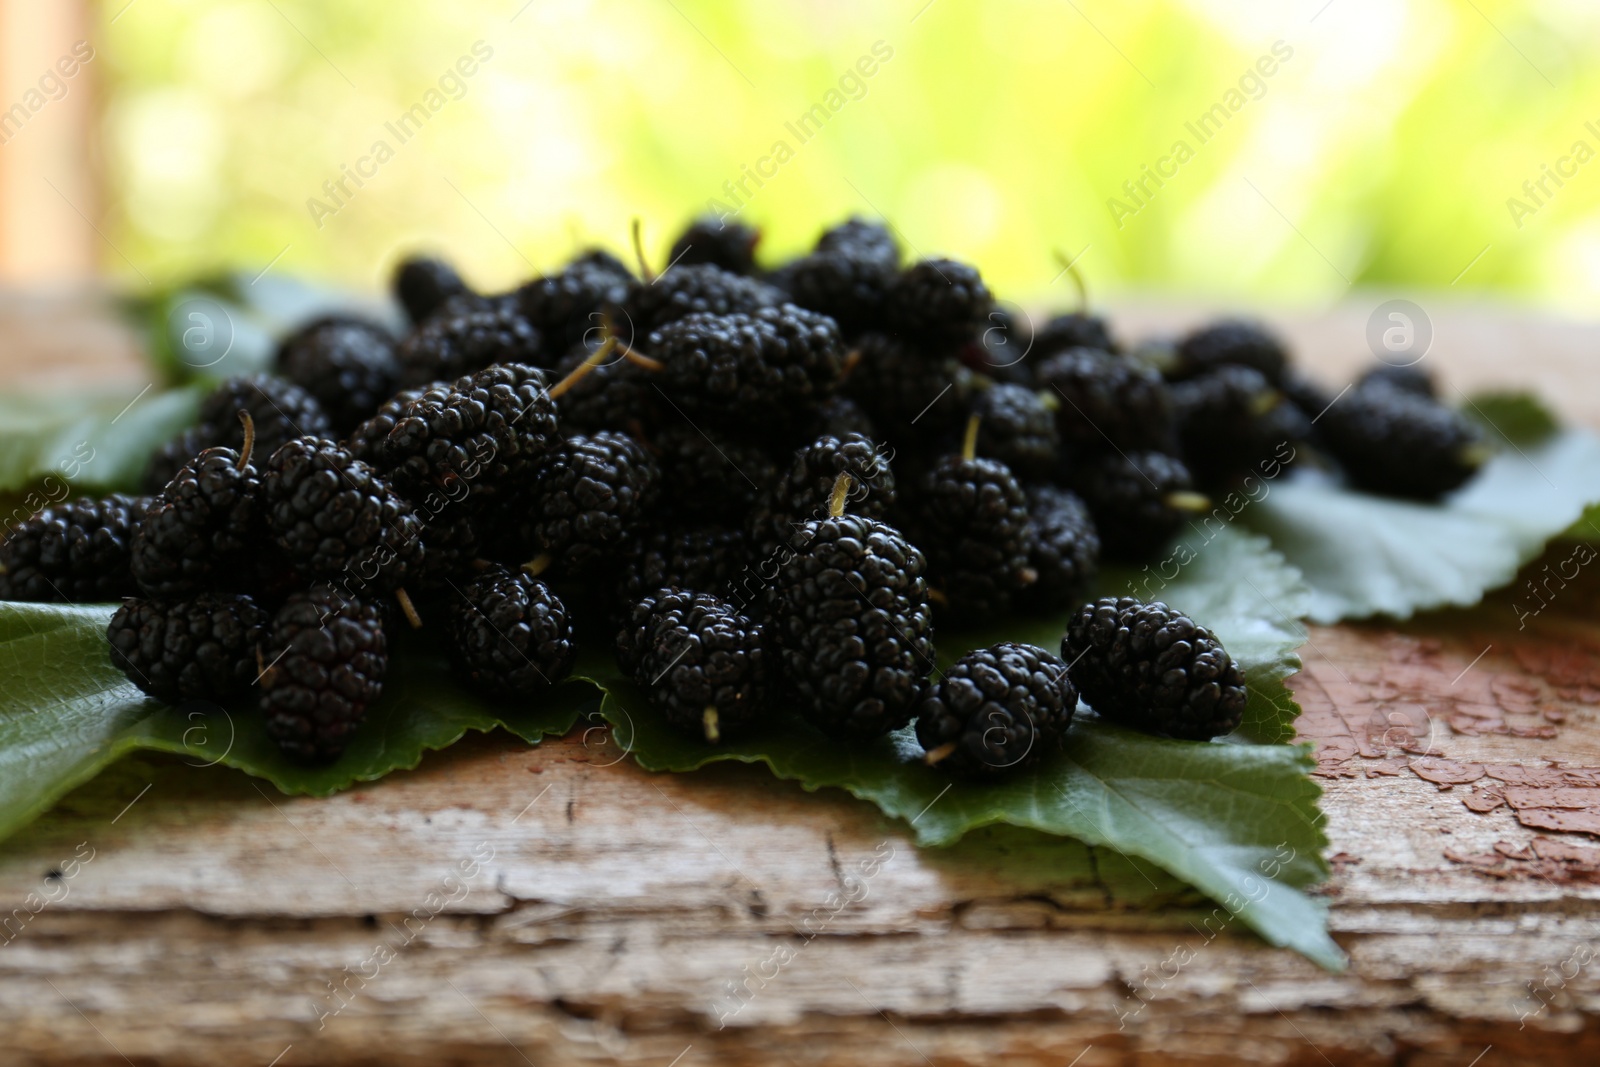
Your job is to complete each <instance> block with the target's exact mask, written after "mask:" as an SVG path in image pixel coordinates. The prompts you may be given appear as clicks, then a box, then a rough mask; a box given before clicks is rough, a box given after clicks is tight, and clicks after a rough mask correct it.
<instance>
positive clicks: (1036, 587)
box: [1020, 485, 1100, 613]
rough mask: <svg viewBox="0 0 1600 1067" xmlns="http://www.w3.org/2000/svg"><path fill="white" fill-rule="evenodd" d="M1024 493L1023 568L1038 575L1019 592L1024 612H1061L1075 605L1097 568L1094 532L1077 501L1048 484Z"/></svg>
mask: <svg viewBox="0 0 1600 1067" xmlns="http://www.w3.org/2000/svg"><path fill="white" fill-rule="evenodd" d="M1027 494H1028V566H1029V567H1031V568H1032V569H1033V572H1034V573H1035V574H1036V575H1038V578H1037V580H1035V581H1034V582H1033V584H1032V585H1030V586H1028V587H1027V588H1026V589H1024V590H1023V592H1022V595H1021V598H1020V600H1021V603H1022V604H1023V605H1024V606H1026V607H1027V608H1029V609H1030V610H1033V611H1036V612H1040V613H1044V612H1065V611H1066V610H1067V609H1070V608H1071V607H1072V606H1073V605H1075V604H1077V603H1078V602H1079V601H1080V600H1081V599H1082V597H1083V594H1084V593H1085V592H1086V591H1087V590H1088V588H1089V586H1090V584H1091V583H1093V581H1094V578H1095V575H1096V574H1097V573H1098V571H1099V568H1100V534H1099V531H1097V530H1096V529H1095V525H1094V519H1093V518H1092V517H1091V516H1090V514H1089V505H1087V504H1085V503H1084V502H1083V500H1082V498H1081V497H1079V496H1078V495H1077V494H1075V493H1070V492H1068V491H1067V490H1065V489H1059V488H1057V487H1055V486H1053V485H1034V486H1029V487H1028V488H1027Z"/></svg>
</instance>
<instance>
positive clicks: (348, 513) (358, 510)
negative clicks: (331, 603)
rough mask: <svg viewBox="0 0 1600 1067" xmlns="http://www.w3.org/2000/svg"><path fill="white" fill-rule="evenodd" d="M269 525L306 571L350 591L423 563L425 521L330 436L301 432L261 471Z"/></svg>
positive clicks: (396, 577)
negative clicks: (323, 437) (330, 438)
mask: <svg viewBox="0 0 1600 1067" xmlns="http://www.w3.org/2000/svg"><path fill="white" fill-rule="evenodd" d="M261 505H262V510H263V513H264V516H265V519H266V524H267V528H268V529H269V530H270V531H271V532H272V535H273V537H274V539H275V540H276V542H277V545H278V548H279V549H280V550H282V552H283V554H284V556H285V558H286V559H287V560H288V561H289V562H290V563H291V564H293V565H294V566H295V567H297V568H299V569H300V570H301V571H302V572H303V573H304V574H305V575H306V576H307V577H312V578H326V579H329V580H331V581H336V582H338V584H339V585H340V586H341V587H342V588H345V589H347V590H348V591H349V592H350V593H351V594H356V595H360V594H361V593H362V592H363V591H364V590H370V591H374V592H376V591H387V590H390V589H394V588H396V587H397V586H399V585H401V584H402V583H403V582H404V581H405V580H406V577H407V575H408V574H411V573H413V572H416V571H418V570H419V569H420V568H421V565H422V557H423V542H422V524H421V522H420V521H419V520H418V519H417V517H416V515H415V514H414V512H413V510H412V506H411V505H410V504H409V503H408V502H407V501H405V500H404V499H402V498H401V497H400V496H399V495H398V494H396V493H395V492H394V490H393V489H391V488H390V487H389V485H388V483H387V482H385V481H384V480H383V479H382V478H381V477H379V476H378V473H377V472H376V471H375V470H373V469H372V468H371V467H369V466H368V465H367V464H365V463H363V462H361V461H360V460H358V459H356V458H355V457H354V456H352V455H351V454H350V453H349V452H348V451H347V450H346V449H344V448H342V447H341V446H339V445H336V444H333V443H332V442H330V441H322V440H318V439H317V438H314V437H301V438H297V439H295V440H293V441H290V442H289V443H288V444H286V445H284V446H283V447H282V448H280V449H278V451H276V452H274V453H273V454H272V458H271V459H269V460H267V462H266V464H265V466H264V467H263V468H262V471H261Z"/></svg>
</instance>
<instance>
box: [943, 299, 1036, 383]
mask: <svg viewBox="0 0 1600 1067" xmlns="http://www.w3.org/2000/svg"><path fill="white" fill-rule="evenodd" d="M978 342H979V343H978V345H976V346H973V347H969V348H965V349H963V350H962V352H961V360H962V362H963V363H965V364H966V365H967V366H968V367H971V368H972V369H973V370H974V371H975V372H977V373H978V374H981V375H982V376H983V377H985V378H989V379H992V380H994V381H997V382H1003V383H1005V384H1007V385H1020V386H1025V387H1028V388H1032V387H1033V385H1034V375H1033V368H1034V364H1035V363H1037V362H1038V359H1037V358H1030V357H1033V356H1034V352H1033V334H1032V332H1031V331H1030V324H1029V322H1028V320H1027V317H1026V316H1022V317H1018V316H1017V315H1015V314H1013V313H1012V312H1011V311H1010V310H1009V309H1007V308H1002V307H997V308H995V309H994V310H993V311H991V312H989V321H988V322H987V323H986V324H985V325H984V328H983V333H982V334H980V335H979V337H978Z"/></svg>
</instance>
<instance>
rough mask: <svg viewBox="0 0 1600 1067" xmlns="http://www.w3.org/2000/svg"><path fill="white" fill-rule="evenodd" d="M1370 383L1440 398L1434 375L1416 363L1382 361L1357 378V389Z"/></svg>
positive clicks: (1403, 391)
mask: <svg viewBox="0 0 1600 1067" xmlns="http://www.w3.org/2000/svg"><path fill="white" fill-rule="evenodd" d="M1369 385H1385V386H1389V387H1390V388H1393V389H1398V390H1400V391H1401V392H1402V393H1414V394H1416V395H1417V396H1426V397H1432V398H1433V399H1435V400H1437V399H1438V398H1439V386H1438V383H1436V382H1435V381H1434V380H1433V375H1432V374H1429V373H1428V372H1427V371H1426V370H1424V369H1423V368H1421V367H1419V366H1417V365H1415V364H1410V365H1407V366H1404V367H1395V366H1390V365H1389V364H1387V363H1380V364H1379V365H1378V366H1376V367H1373V368H1372V369H1371V370H1369V371H1367V372H1366V373H1365V374H1363V375H1362V376H1361V377H1360V378H1358V379H1357V380H1356V388H1357V389H1365V388H1366V387H1367V386H1369Z"/></svg>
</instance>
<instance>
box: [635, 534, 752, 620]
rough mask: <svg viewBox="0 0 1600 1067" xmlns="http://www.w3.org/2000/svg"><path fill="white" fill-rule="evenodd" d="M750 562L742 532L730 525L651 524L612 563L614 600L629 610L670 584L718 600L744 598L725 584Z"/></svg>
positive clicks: (748, 596) (730, 581) (729, 583)
mask: <svg viewBox="0 0 1600 1067" xmlns="http://www.w3.org/2000/svg"><path fill="white" fill-rule="evenodd" d="M749 562H750V551H749V548H748V542H747V541H746V540H745V536H744V531H743V530H740V529H738V528H736V527H731V526H715V525H700V524H696V525H690V526H678V525H672V526H655V527H653V528H651V529H647V530H642V531H640V532H639V534H638V535H637V536H635V537H634V538H633V539H632V540H630V541H629V542H628V546H627V550H626V552H625V554H624V555H623V558H622V561H621V562H620V564H619V565H618V567H617V572H618V574H619V577H618V579H617V592H616V603H617V604H619V605H622V606H623V607H624V609H631V608H632V606H633V605H634V604H637V603H638V602H639V601H640V600H643V599H644V597H645V595H646V594H647V593H650V592H652V591H654V590H657V589H666V588H669V587H675V588H678V589H698V590H700V591H702V592H708V593H713V594H715V595H718V596H722V597H723V598H724V599H729V598H730V597H731V598H732V599H734V600H735V601H736V603H735V607H737V608H738V609H739V610H740V611H743V610H744V608H743V606H742V604H741V603H738V602H739V601H745V600H749V599H750V597H751V593H750V592H746V593H745V594H744V595H743V596H742V597H741V596H735V595H733V594H732V593H730V592H729V590H730V589H731V583H732V582H733V581H734V579H735V578H736V577H737V576H738V575H740V574H741V573H742V572H743V571H744V570H745V569H746V565H747V564H748V563H749Z"/></svg>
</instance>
